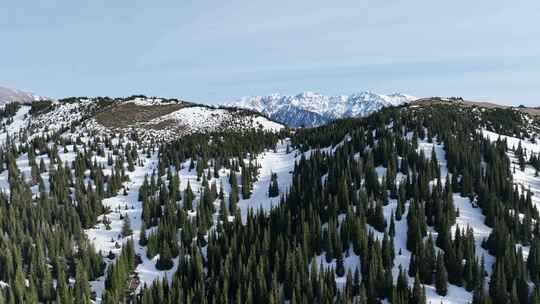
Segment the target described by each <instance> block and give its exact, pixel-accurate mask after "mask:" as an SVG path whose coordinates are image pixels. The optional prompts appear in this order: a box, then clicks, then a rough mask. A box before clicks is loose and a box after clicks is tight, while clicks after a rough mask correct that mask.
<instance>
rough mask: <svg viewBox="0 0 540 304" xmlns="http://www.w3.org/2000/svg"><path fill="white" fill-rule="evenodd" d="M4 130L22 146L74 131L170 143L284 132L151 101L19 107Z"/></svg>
mask: <svg viewBox="0 0 540 304" xmlns="http://www.w3.org/2000/svg"><path fill="white" fill-rule="evenodd" d="M32 108H34V111H33V112H32ZM3 124H4V126H5V128H3V129H2V130H0V138H6V137H7V136H8V134H9V135H10V136H11V137H12V138H14V139H15V140H19V138H18V137H20V140H21V141H25V140H26V139H32V138H35V137H37V136H41V135H45V134H48V135H53V134H55V133H57V132H60V133H62V132H65V131H66V130H67V129H69V128H71V127H74V126H77V129H79V130H81V131H85V132H93V133H97V134H102V135H113V134H115V133H124V134H136V135H137V137H138V138H140V139H142V140H143V141H146V142H151V141H152V142H164V141H171V140H173V139H176V138H179V137H181V136H184V135H187V134H192V133H207V132H212V131H225V130H243V129H258V130H264V131H271V132H277V131H279V130H281V129H283V128H284V126H283V125H282V124H280V123H277V122H275V121H272V120H270V119H268V118H267V117H265V116H263V115H261V114H259V113H257V112H254V111H249V110H243V109H236V108H227V107H220V108H218V107H210V106H206V105H197V104H192V103H189V102H183V101H178V100H162V99H158V98H146V97H134V98H126V99H101V98H70V99H66V100H60V101H36V102H34V103H33V104H32V105H27V104H23V105H20V106H19V107H18V110H17V112H16V113H15V115H13V116H12V117H6V118H5V119H4V120H3Z"/></svg>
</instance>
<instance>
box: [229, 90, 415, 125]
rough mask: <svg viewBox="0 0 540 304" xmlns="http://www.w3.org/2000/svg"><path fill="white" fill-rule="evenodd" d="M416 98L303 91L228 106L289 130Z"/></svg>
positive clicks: (364, 112) (245, 100) (370, 93)
mask: <svg viewBox="0 0 540 304" xmlns="http://www.w3.org/2000/svg"><path fill="white" fill-rule="evenodd" d="M416 99H417V98H416V97H413V96H410V95H406V94H402V93H394V94H390V95H381V94H376V93H373V92H369V91H366V92H361V93H356V94H352V95H338V96H325V95H321V94H319V93H314V92H304V93H300V94H297V95H280V94H272V95H268V96H251V97H244V98H242V99H240V100H238V101H236V102H234V103H232V104H231V105H234V106H237V107H241V108H247V109H251V110H255V111H259V112H261V113H263V114H264V115H267V116H268V117H270V118H272V119H274V120H277V121H279V122H282V123H285V124H287V125H289V126H291V127H300V126H305V127H314V126H319V125H322V124H325V123H328V122H330V121H332V120H336V119H339V118H344V117H363V116H366V115H369V114H371V113H373V112H374V111H377V110H379V109H381V108H383V107H388V106H396V105H400V104H402V103H407V102H410V101H413V100H416Z"/></svg>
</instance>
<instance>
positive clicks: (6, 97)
mask: <svg viewBox="0 0 540 304" xmlns="http://www.w3.org/2000/svg"><path fill="white" fill-rule="evenodd" d="M37 99H40V98H39V97H37V96H35V95H34V94H32V93H30V92H25V91H21V90H17V89H11V88H6V87H2V86H0V105H2V104H6V103H10V102H21V103H25V102H32V101H34V100H37Z"/></svg>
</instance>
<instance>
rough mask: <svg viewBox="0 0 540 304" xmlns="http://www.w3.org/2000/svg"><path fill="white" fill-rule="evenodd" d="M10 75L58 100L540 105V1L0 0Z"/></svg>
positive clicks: (2, 60)
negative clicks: (350, 98) (342, 99)
mask: <svg viewBox="0 0 540 304" xmlns="http://www.w3.org/2000/svg"><path fill="white" fill-rule="evenodd" d="M0 86H7V87H12V88H18V89H25V90H30V91H32V92H34V93H36V94H38V95H42V96H48V97H55V98H60V97H66V96H128V95H132V94H145V95H149V96H161V97H177V98H182V99H185V100H190V101H195V102H205V103H219V102H227V101H233V100H236V99H239V98H240V97H243V96H249V95H267V94H272V93H281V94H296V93H300V92H303V91H315V92H319V93H322V94H327V95H338V94H352V93H355V92H361V91H365V90H370V91H374V92H378V93H393V92H403V93H407V94H411V95H414V96H418V97H427V96H462V97H464V98H466V99H472V100H483V101H494V102H498V103H502V104H514V105H517V104H525V105H531V106H540V1H538V0H530V1H520V0H515V1H499V0H475V1H470V0H467V1H465V0H454V1H433V0H408V1H400V0H356V1H349V0H340V1H319V0H295V1H290V0H273V1H262V0H249V1H248V0H245V1H239V0H228V1H205V0H198V1H189V0H174V1H173V0H170V1H166V0H163V1H161V0H156V1H147V0H145V1H139V0H129V1H127V0H114V1H110V0H92V1H76V0H75V1H74V0H48V1H43V0H21V1H1V2H0Z"/></svg>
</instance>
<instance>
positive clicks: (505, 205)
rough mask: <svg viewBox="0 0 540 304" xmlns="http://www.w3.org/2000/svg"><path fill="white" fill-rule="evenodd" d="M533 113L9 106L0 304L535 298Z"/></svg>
mask: <svg viewBox="0 0 540 304" xmlns="http://www.w3.org/2000/svg"><path fill="white" fill-rule="evenodd" d="M529 110H530V109H524V108H506V107H495V106H486V105H482V104H473V103H470V102H467V101H446V100H439V99H429V100H427V99H424V100H421V101H417V102H413V103H410V104H404V105H400V106H395V107H387V108H382V109H381V110H380V111H377V112H374V113H372V114H371V115H368V116H366V117H363V118H347V119H340V120H336V121H334V122H333V123H330V124H328V125H323V126H319V127H315V128H302V129H294V130H291V129H288V128H283V127H282V125H280V124H277V123H275V122H273V121H271V120H268V119H267V118H265V117H264V116H261V115H258V114H256V113H254V112H251V111H246V110H240V109H231V108H212V107H206V106H201V105H195V104H192V103H188V102H184V101H179V100H161V99H152V98H145V97H140V96H139V97H132V98H127V99H117V100H114V101H113V100H110V99H98V98H95V99H88V98H72V99H69V100H63V101H61V102H51V103H47V102H38V103H32V105H18V104H17V105H9V106H5V107H4V109H3V112H2V115H1V116H2V123H3V125H4V127H3V131H2V135H1V136H2V137H1V138H0V139H1V140H2V141H3V142H4V143H5V144H4V145H3V146H2V149H0V161H1V162H2V166H1V167H0V169H1V170H0V188H1V189H2V190H3V191H2V194H1V195H0V227H1V229H2V231H3V232H4V233H3V234H2V237H0V246H1V247H0V248H4V250H2V251H0V269H4V270H5V271H2V272H0V300H5V301H6V302H8V303H9V302H20V303H23V302H24V303H36V302H42V303H45V302H51V301H59V302H61V303H91V302H97V303H119V302H124V301H131V302H133V303H173V302H179V303H188V302H189V303H205V302H212V303H214V302H215V303H297V302H300V301H305V302H307V303H369V304H372V303H373V304H375V303H410V304H413V303H474V304H477V303H495V304H503V303H519V304H526V303H538V301H539V299H540V298H539V291H538V288H537V287H536V286H537V284H538V283H539V282H540V281H539V278H540V227H539V226H538V224H537V223H538V219H539V216H540V215H539V212H538V207H539V206H540V205H539V204H540V177H538V171H539V170H540V158H539V153H540V144H539V143H538V139H539V136H540V124H539V122H538V119H537V117H535V116H533V115H531V114H530V113H531V112H530V111H529ZM276 130H280V132H275V131H276ZM6 236H8V237H6Z"/></svg>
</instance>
